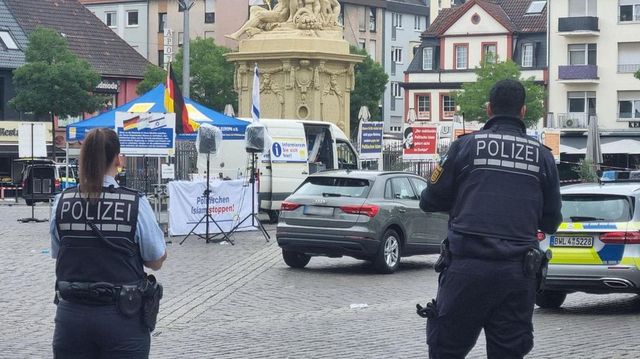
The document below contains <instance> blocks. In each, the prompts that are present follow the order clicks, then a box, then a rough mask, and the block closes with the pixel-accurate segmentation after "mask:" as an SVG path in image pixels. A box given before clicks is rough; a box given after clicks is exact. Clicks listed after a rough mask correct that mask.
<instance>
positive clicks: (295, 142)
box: [271, 137, 307, 163]
mask: <svg viewBox="0 0 640 359" xmlns="http://www.w3.org/2000/svg"><path fill="white" fill-rule="evenodd" d="M271 162H289V163H306V162H307V141H306V140H305V139H304V138H297V137H275V138H273V142H272V144H271Z"/></svg>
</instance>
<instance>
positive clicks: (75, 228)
mask: <svg viewBox="0 0 640 359" xmlns="http://www.w3.org/2000/svg"><path fill="white" fill-rule="evenodd" d="M138 202H139V195H138V193H137V192H135V191H132V190H129V189H125V188H122V187H120V188H114V187H109V188H103V192H102V194H101V196H100V198H99V200H98V201H89V200H87V199H86V198H80V196H79V193H78V189H77V187H75V188H71V189H69V190H66V191H64V192H63V193H62V195H61V197H60V199H59V201H58V206H57V208H56V226H57V230H58V236H59V238H60V250H59V252H58V257H57V261H56V278H57V280H58V281H67V282H107V283H111V284H114V285H119V284H133V283H136V282H137V281H139V280H141V279H143V278H144V269H143V261H142V257H141V255H140V247H139V246H138V244H137V243H136V242H135V234H136V227H137V222H138ZM88 221H90V222H91V223H93V224H95V228H97V229H98V230H99V231H100V232H101V233H102V235H103V237H104V238H100V237H99V236H98V235H97V234H96V233H95V231H94V230H92V228H91V226H90V225H89V224H88V223H87V222H88Z"/></svg>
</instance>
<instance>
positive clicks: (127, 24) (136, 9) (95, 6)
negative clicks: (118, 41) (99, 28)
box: [81, 0, 149, 58]
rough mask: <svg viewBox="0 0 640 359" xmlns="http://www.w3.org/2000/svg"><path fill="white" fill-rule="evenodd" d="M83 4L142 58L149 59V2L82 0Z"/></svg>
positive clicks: (133, 0) (136, 0)
mask: <svg viewBox="0 0 640 359" xmlns="http://www.w3.org/2000/svg"><path fill="white" fill-rule="evenodd" d="M81 2H82V3H83V4H84V6H85V7H86V8H87V9H89V10H90V11H91V12H92V13H93V14H94V15H96V17H98V19H100V20H102V22H104V23H105V25H107V26H108V27H109V28H110V29H111V30H113V32H115V33H116V34H118V36H120V37H121V38H122V39H124V40H125V41H126V42H127V43H128V44H129V45H131V47H133V48H134V49H135V50H136V51H138V52H139V53H140V54H141V55H142V56H144V57H147V58H148V56H149V52H148V51H149V49H148V41H147V28H148V26H149V25H148V22H149V18H148V15H149V12H148V1H140V0H81Z"/></svg>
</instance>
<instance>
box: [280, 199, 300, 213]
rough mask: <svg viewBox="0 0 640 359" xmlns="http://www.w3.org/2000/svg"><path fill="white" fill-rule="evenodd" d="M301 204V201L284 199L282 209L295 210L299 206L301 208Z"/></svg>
mask: <svg viewBox="0 0 640 359" xmlns="http://www.w3.org/2000/svg"><path fill="white" fill-rule="evenodd" d="M300 206H301V204H299V203H293V202H287V201H283V202H282V204H281V205H280V210H281V211H294V210H296V209H297V208H300Z"/></svg>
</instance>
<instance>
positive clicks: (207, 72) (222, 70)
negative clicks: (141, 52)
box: [172, 38, 238, 111]
mask: <svg viewBox="0 0 640 359" xmlns="http://www.w3.org/2000/svg"><path fill="white" fill-rule="evenodd" d="M189 46H190V50H189V51H190V54H189V59H190V69H191V99H192V100H195V101H197V102H199V103H201V104H203V105H205V106H207V107H210V108H213V109H215V110H218V111H223V110H224V106H225V105H226V104H228V103H231V104H237V103H238V94H237V93H236V92H235V90H234V89H233V76H234V74H235V66H234V65H233V64H232V63H230V62H228V61H227V60H226V59H225V58H224V54H226V53H228V52H231V49H228V48H226V47H223V46H218V45H216V44H215V43H214V42H213V39H202V38H197V39H195V40H191V42H190V45H189ZM182 57H183V55H182V48H181V49H180V51H178V54H177V55H176V59H175V62H174V63H173V65H172V66H173V73H174V74H175V75H176V77H177V80H178V82H179V83H182Z"/></svg>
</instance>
